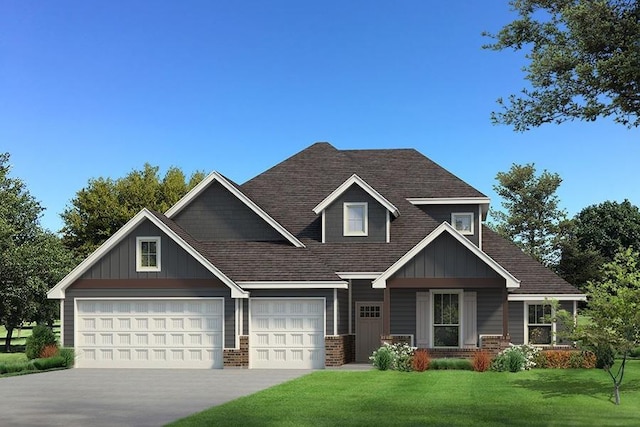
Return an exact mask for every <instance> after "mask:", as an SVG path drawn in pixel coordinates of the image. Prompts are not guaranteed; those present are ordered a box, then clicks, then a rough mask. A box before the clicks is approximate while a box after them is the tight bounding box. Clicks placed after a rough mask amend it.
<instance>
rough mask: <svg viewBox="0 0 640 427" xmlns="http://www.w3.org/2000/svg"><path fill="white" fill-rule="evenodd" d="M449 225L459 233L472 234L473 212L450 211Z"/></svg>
mask: <svg viewBox="0 0 640 427" xmlns="http://www.w3.org/2000/svg"><path fill="white" fill-rule="evenodd" d="M451 225H453V228H455V229H456V231H458V232H460V234H473V213H472V212H465V213H452V214H451Z"/></svg>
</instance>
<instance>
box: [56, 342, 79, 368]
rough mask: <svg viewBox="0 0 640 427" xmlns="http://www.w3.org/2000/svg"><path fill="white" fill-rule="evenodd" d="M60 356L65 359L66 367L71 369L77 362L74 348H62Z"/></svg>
mask: <svg viewBox="0 0 640 427" xmlns="http://www.w3.org/2000/svg"><path fill="white" fill-rule="evenodd" d="M58 356H60V357H62V359H64V366H65V367H66V368H71V367H72V366H73V364H74V363H75V361H76V355H75V352H74V350H73V348H72V347H62V348H61V349H60V352H59V353H58Z"/></svg>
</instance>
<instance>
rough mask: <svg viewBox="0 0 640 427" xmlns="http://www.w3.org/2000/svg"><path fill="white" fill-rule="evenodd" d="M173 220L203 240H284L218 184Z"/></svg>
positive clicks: (211, 186)
mask: <svg viewBox="0 0 640 427" xmlns="http://www.w3.org/2000/svg"><path fill="white" fill-rule="evenodd" d="M173 220H174V221H175V222H176V223H177V224H178V225H179V226H180V227H182V228H183V229H184V230H185V231H186V232H187V233H189V234H190V235H191V236H193V237H194V238H195V239H196V240H201V241H213V242H215V241H281V240H284V237H283V236H282V235H281V234H280V233H279V232H277V231H276V230H274V229H273V227H271V226H270V225H269V224H268V223H267V222H266V221H265V220H264V219H262V218H260V217H259V216H258V215H257V214H256V213H255V212H253V211H252V210H251V209H250V208H249V207H248V206H247V205H245V204H244V203H243V202H242V201H240V200H239V199H238V198H236V197H235V196H234V195H233V194H231V193H230V192H229V191H228V190H227V189H226V188H224V187H223V186H222V185H221V184H219V183H217V182H215V183H213V184H211V185H210V186H209V188H207V189H206V190H205V191H203V192H202V193H201V194H200V195H199V196H198V197H197V198H196V199H195V200H193V201H192V202H191V203H189V205H188V206H186V207H185V208H184V209H183V210H182V211H180V212H179V213H178V214H177V215H176V216H175V217H174V218H173Z"/></svg>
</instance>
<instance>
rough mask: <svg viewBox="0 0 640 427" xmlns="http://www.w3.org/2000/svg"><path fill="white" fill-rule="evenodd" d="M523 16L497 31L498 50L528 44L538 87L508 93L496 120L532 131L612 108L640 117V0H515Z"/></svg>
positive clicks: (634, 121) (636, 120)
mask: <svg viewBox="0 0 640 427" xmlns="http://www.w3.org/2000/svg"><path fill="white" fill-rule="evenodd" d="M509 4H510V5H511V8H512V9H513V10H514V11H515V12H516V13H517V14H518V17H517V18H516V19H515V20H514V21H513V22H511V23H509V24H507V25H505V26H504V27H503V28H502V29H501V30H500V31H499V32H498V33H497V34H489V33H485V34H484V35H486V36H489V37H492V38H493V39H494V41H495V43H493V44H490V45H487V46H485V48H489V49H493V50H498V51H501V50H504V49H513V50H515V51H525V52H527V53H526V56H525V58H526V60H527V61H528V62H527V64H526V65H525V66H524V67H523V70H524V71H525V72H526V73H527V74H526V79H527V80H529V83H530V86H531V88H530V89H528V88H525V89H522V91H521V92H520V94H519V95H511V96H509V99H508V101H505V100H503V99H498V104H499V105H500V106H501V107H502V111H501V112H494V113H492V121H493V122H494V123H502V124H507V125H511V126H514V128H515V130H517V131H525V130H528V129H530V128H531V127H537V126H540V125H541V124H544V123H562V122H565V121H567V120H575V119H579V120H586V121H593V120H596V119H597V118H598V117H608V116H611V117H613V119H614V120H615V121H616V122H618V123H621V124H623V125H625V126H627V127H637V126H638V125H640V43H638V40H640V2H638V1H637V0H510V1H509Z"/></svg>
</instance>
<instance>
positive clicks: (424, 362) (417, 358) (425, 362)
mask: <svg viewBox="0 0 640 427" xmlns="http://www.w3.org/2000/svg"><path fill="white" fill-rule="evenodd" d="M430 363H431V358H430V357H429V353H428V352H427V350H424V349H419V350H416V351H415V352H413V361H412V363H411V367H412V368H413V370H414V371H417V372H424V371H426V370H427V369H429V364H430Z"/></svg>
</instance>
